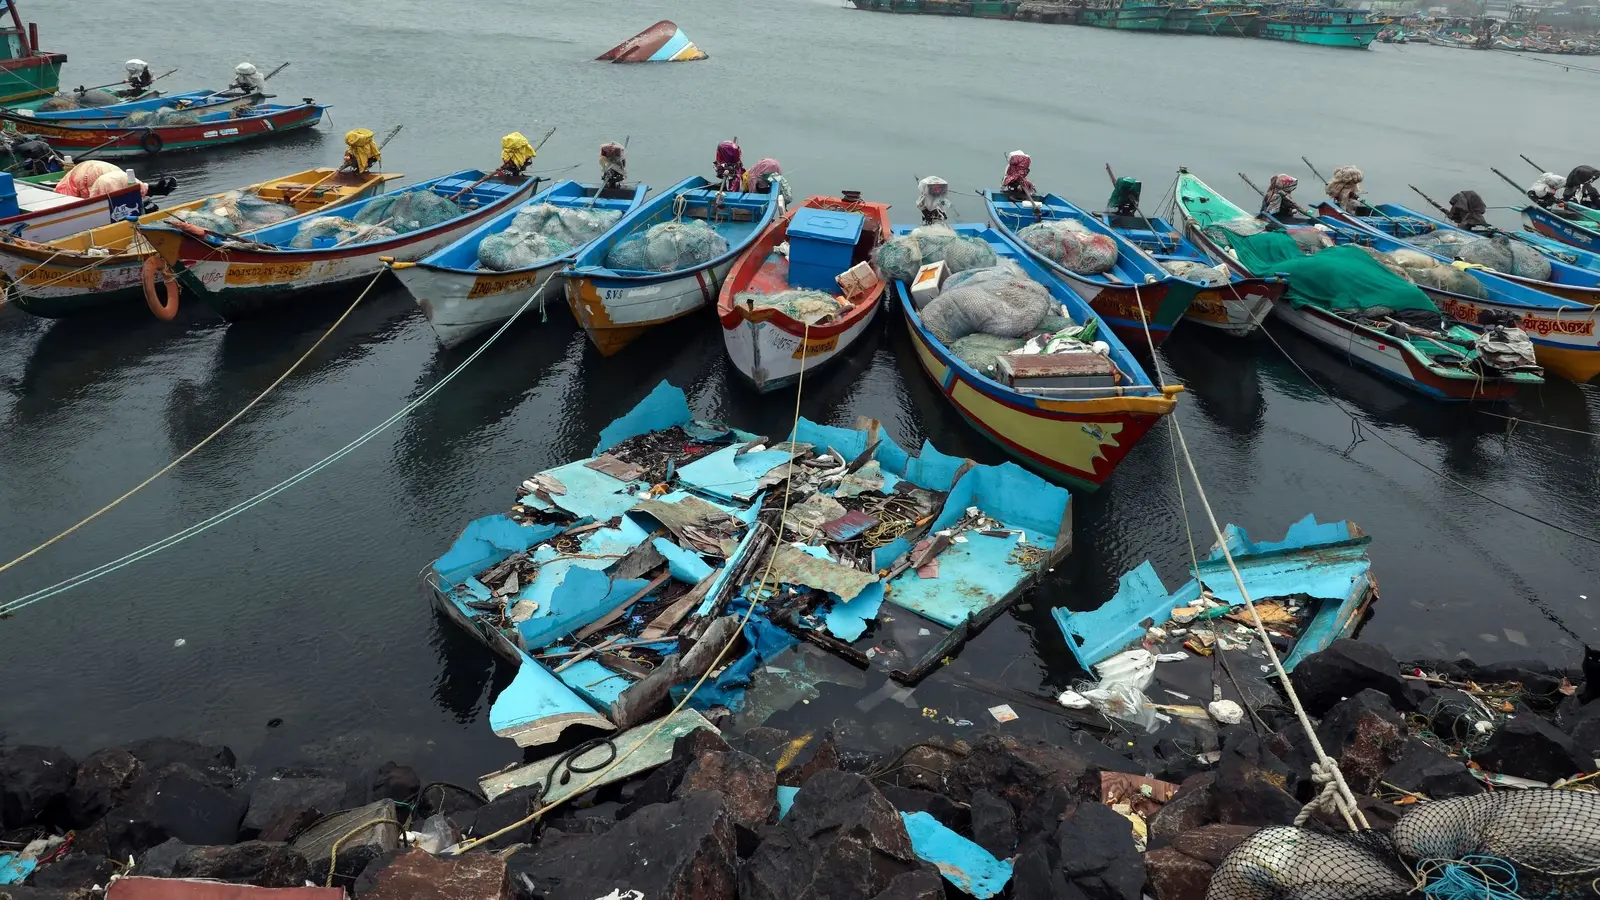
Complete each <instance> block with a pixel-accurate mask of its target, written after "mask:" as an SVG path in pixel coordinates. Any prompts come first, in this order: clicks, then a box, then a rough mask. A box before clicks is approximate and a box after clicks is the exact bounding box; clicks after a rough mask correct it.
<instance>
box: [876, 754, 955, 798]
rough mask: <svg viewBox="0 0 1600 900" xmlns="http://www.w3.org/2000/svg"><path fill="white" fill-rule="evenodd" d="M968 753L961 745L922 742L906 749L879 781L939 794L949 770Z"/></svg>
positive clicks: (942, 789) (943, 787)
mask: <svg viewBox="0 0 1600 900" xmlns="http://www.w3.org/2000/svg"><path fill="white" fill-rule="evenodd" d="M967 752H968V750H967V749H966V748H965V747H964V746H962V745H957V746H952V747H942V746H937V745H934V744H932V743H931V742H926V743H921V744H918V745H917V746H915V747H912V748H911V749H910V750H907V751H906V752H905V753H904V754H903V755H902V756H901V757H900V761H899V762H898V763H896V764H895V767H894V769H893V771H891V772H890V773H889V774H887V775H884V776H883V777H882V778H880V779H878V781H879V783H880V784H892V785H894V786H896V787H904V788H918V789H921V790H925V791H933V792H935V793H942V792H943V791H944V790H945V779H946V778H947V777H948V776H949V773H950V770H951V769H952V768H954V767H955V765H956V764H957V763H959V762H961V759H962V757H964V756H966V755H967Z"/></svg>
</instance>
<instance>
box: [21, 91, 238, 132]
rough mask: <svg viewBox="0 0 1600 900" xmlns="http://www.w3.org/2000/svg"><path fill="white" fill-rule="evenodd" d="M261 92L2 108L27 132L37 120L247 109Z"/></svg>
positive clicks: (75, 120)
mask: <svg viewBox="0 0 1600 900" xmlns="http://www.w3.org/2000/svg"><path fill="white" fill-rule="evenodd" d="M261 100H262V95H260V94H228V93H225V92H223V91H189V92H187V93H183V94H174V95H172V96H170V97H162V96H155V97H145V98H143V99H139V100H128V101H125V102H123V103H112V104H109V105H107V106H92V107H85V108H83V109H52V110H27V109H22V110H0V120H4V121H7V122H10V123H11V124H12V125H14V126H16V128H17V130H18V131H23V132H27V131H29V130H30V128H31V126H32V125H33V124H34V123H36V122H45V123H48V124H56V125H65V124H85V123H98V124H111V123H117V122H121V121H122V120H123V119H126V118H127V117H128V116H130V115H132V114H134V113H140V112H154V111H156V110H158V109H161V108H163V107H173V108H176V109H181V110H182V111H184V112H189V113H194V114H195V115H200V114H202V113H215V112H229V111H232V110H235V109H244V108H246V107H250V106H254V105H256V104H258V103H260V102H261Z"/></svg>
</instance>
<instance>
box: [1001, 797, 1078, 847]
mask: <svg viewBox="0 0 1600 900" xmlns="http://www.w3.org/2000/svg"><path fill="white" fill-rule="evenodd" d="M1079 797H1080V794H1079V792H1078V791H1077V790H1076V789H1073V790H1068V789H1067V788H1064V787H1060V786H1056V787H1052V788H1050V789H1049V790H1047V791H1045V792H1044V793H1042V794H1040V795H1039V796H1037V797H1035V798H1033V802H1032V803H1030V804H1028V806H1027V807H1026V808H1025V809H1023V810H1022V814H1021V815H1019V816H1017V840H1018V841H1023V842H1025V841H1027V840H1028V839H1030V838H1035V837H1040V838H1049V839H1054V838H1055V833H1056V829H1057V828H1060V827H1061V820H1062V819H1065V818H1066V817H1067V814H1068V813H1070V812H1072V811H1073V810H1074V809H1077V807H1078V804H1079V803H1080V802H1087V801H1082V800H1080V799H1079ZM1001 799H1004V798H1001Z"/></svg>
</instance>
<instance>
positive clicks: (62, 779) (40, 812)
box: [0, 744, 78, 831]
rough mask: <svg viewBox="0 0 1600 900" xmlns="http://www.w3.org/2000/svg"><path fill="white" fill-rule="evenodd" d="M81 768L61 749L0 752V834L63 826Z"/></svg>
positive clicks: (26, 748)
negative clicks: (26, 828) (39, 827)
mask: <svg viewBox="0 0 1600 900" xmlns="http://www.w3.org/2000/svg"><path fill="white" fill-rule="evenodd" d="M77 769H78V764H77V763H76V762H74V761H73V759H72V757H70V756H68V755H67V752H66V751H65V750H62V749H61V748H60V747H39V746H35V745H31V744H30V745H24V746H21V747H17V748H15V749H13V750H7V751H4V752H0V831H4V830H6V829H10V828H22V827H25V826H28V825H34V824H46V825H55V824H63V823H64V822H65V821H66V819H67V818H68V814H67V804H68V798H69V795H70V794H71V792H72V781H73V778H74V776H75V775H76V773H77Z"/></svg>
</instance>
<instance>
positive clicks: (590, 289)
mask: <svg viewBox="0 0 1600 900" xmlns="http://www.w3.org/2000/svg"><path fill="white" fill-rule="evenodd" d="M779 189H780V187H779V185H778V184H777V182H774V183H773V185H772V188H771V190H769V191H768V192H767V193H765V194H754V193H749V194H725V193H721V192H720V191H718V190H717V187H716V185H715V184H714V183H712V182H710V181H708V180H706V179H705V178H702V177H700V176H698V175H697V176H694V177H692V178H687V179H685V180H683V181H681V182H679V183H678V184H677V185H675V186H674V187H672V188H671V189H669V190H667V191H665V192H664V193H661V194H657V195H656V196H655V197H653V198H652V199H650V200H649V201H647V202H646V203H644V205H642V206H640V207H639V208H638V209H635V210H634V211H633V212H631V213H629V214H628V215H626V216H624V217H623V218H622V221H621V222H618V223H617V227H616V228H614V229H612V230H611V231H610V232H609V233H608V234H607V235H605V236H604V237H603V238H602V239H600V240H598V241H595V242H594V243H592V244H590V245H589V246H588V247H586V248H584V251H583V252H582V253H579V254H578V258H577V259H576V260H574V261H573V263H572V266H571V267H570V268H569V269H568V270H567V271H566V279H567V283H566V289H567V305H568V306H569V307H571V309H572V315H573V317H574V318H576V319H577V320H578V324H579V325H580V326H582V327H583V330H584V332H585V333H586V334H588V335H589V340H590V341H592V342H593V343H594V345H595V348H596V349H598V350H599V351H600V352H601V353H602V354H604V355H606V356H610V355H612V354H614V353H617V352H618V351H620V350H622V348H623V347H626V346H628V345H629V344H631V343H633V341H634V340H636V339H638V337H639V336H640V335H642V334H644V333H645V332H646V331H647V330H649V329H650V327H651V326H654V325H660V324H662V323H664V322H670V321H672V320H673V319H677V318H681V317H683V316H686V315H688V314H689V313H692V312H694V311H695V310H697V309H699V308H701V307H702V306H707V305H709V304H712V303H715V302H716V299H717V293H718V291H719V290H720V289H721V288H722V282H723V280H724V279H725V278H727V276H728V270H729V269H731V268H733V262H734V260H735V259H737V258H738V257H739V254H741V253H743V252H744V251H745V248H747V247H749V246H750V245H751V244H752V243H753V242H754V241H755V239H756V237H757V236H758V235H760V234H761V233H762V232H763V231H765V230H766V229H767V226H769V225H771V224H772V220H773V217H774V216H776V215H777V209H778V201H779ZM682 219H698V220H700V221H703V222H706V223H707V224H709V225H710V226H711V227H712V228H714V229H715V230H716V231H717V233H719V234H721V235H722V236H723V238H725V239H726V240H727V242H728V250H727V252H725V253H723V254H721V255H719V256H716V257H714V258H712V259H710V260H707V261H706V262H703V263H700V264H699V265H695V266H690V267H688V268H684V269H677V270H674V271H671V272H651V271H646V270H640V269H612V268H608V267H607V266H606V257H607V255H608V254H609V253H610V252H611V248H612V247H614V246H615V245H616V244H617V243H618V242H620V241H622V240H625V239H627V238H629V237H632V236H634V235H642V234H644V233H645V231H646V230H648V229H649V228H651V227H652V226H655V225H660V224H664V223H667V222H671V221H675V220H682Z"/></svg>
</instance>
